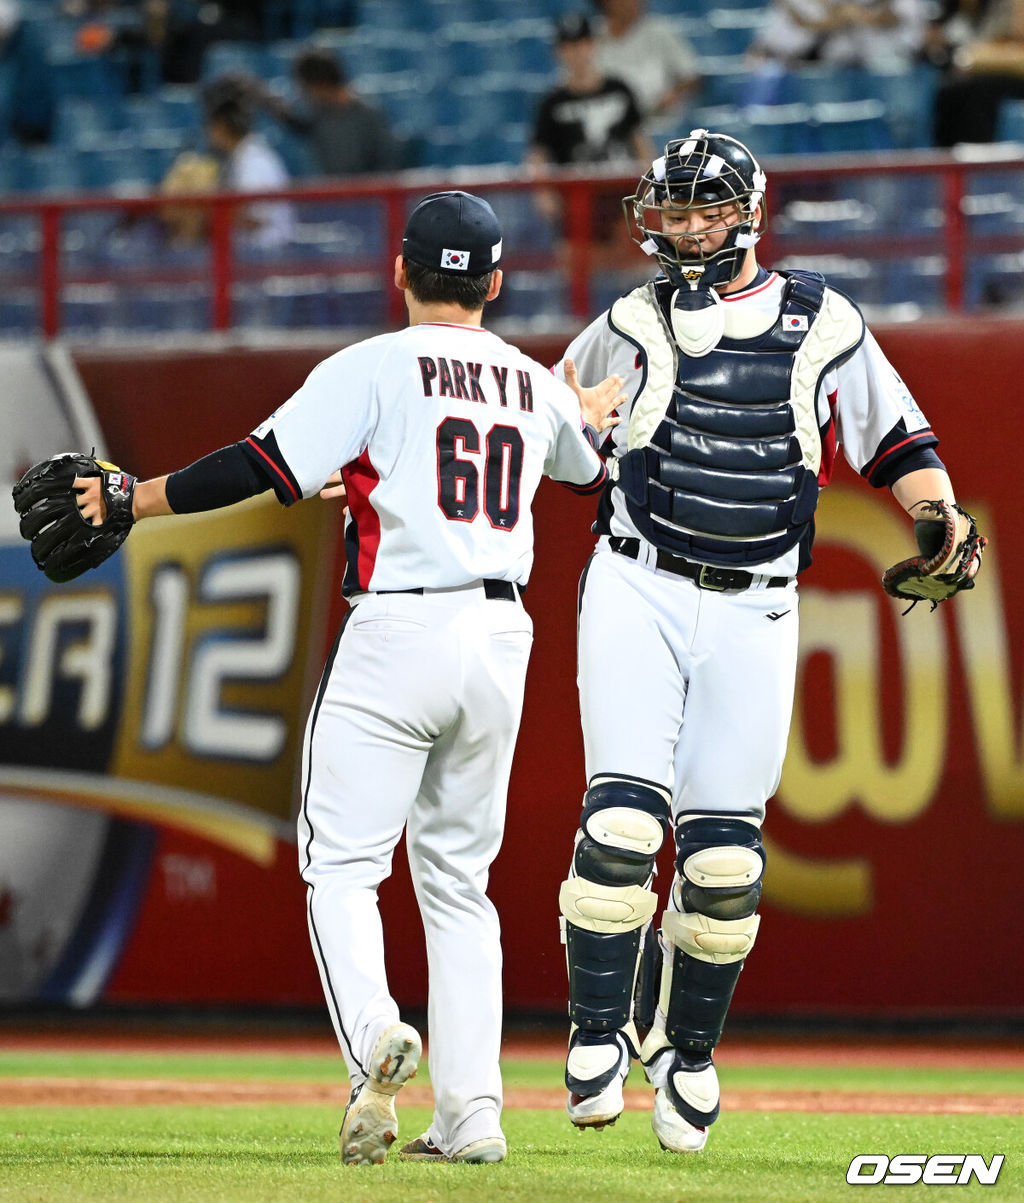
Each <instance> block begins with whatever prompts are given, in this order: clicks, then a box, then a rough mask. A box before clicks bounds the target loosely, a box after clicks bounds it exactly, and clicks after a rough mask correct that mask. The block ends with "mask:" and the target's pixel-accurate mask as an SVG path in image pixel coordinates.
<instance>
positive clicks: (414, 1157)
mask: <svg viewBox="0 0 1024 1203" xmlns="http://www.w3.org/2000/svg"><path fill="white" fill-rule="evenodd" d="M398 1156H399V1157H401V1159H402V1160H403V1161H447V1160H448V1158H447V1157H446V1156H445V1155H444V1153H442V1152H441V1150H440V1149H439V1148H438V1147H437V1145H435V1144H433V1143H432V1141H431V1140H430V1138H429V1137H428V1136H427V1134H426V1133H424V1134H423V1135H422V1136H417V1137H416V1139H415V1140H410V1141H408V1142H407V1143H406V1144H404V1145H402V1147H401V1148H400V1149H399V1150H398Z"/></svg>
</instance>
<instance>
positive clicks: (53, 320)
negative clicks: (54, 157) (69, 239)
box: [39, 205, 61, 338]
mask: <svg viewBox="0 0 1024 1203" xmlns="http://www.w3.org/2000/svg"><path fill="white" fill-rule="evenodd" d="M60 215H61V210H60V206H59V205H44V206H43V208H42V213H41V214H40V246H39V258H40V264H39V274H40V278H41V280H42V296H41V298H40V301H41V310H42V312H41V314H40V320H41V325H42V328H43V336H44V337H45V338H56V337H57V335H58V334H59V333H60Z"/></svg>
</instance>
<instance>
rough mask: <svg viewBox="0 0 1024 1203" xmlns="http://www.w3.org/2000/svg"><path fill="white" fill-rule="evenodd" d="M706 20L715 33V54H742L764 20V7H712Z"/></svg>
mask: <svg viewBox="0 0 1024 1203" xmlns="http://www.w3.org/2000/svg"><path fill="white" fill-rule="evenodd" d="M707 20H708V25H709V26H710V27H711V29H713V30H714V32H715V35H716V39H717V41H716V46H717V49H716V51H715V53H716V54H743V53H744V52H745V51H746V50H747V49H749V47H750V43H751V42H752V41H753V38H754V34H755V33H756V32H757V30H758V29H759V28H760V26H761V24H762V23H763V21H764V8H763V7H760V6H759V7H756V8H713V9H712V10H711V11H710V12H709V13H708V18H707Z"/></svg>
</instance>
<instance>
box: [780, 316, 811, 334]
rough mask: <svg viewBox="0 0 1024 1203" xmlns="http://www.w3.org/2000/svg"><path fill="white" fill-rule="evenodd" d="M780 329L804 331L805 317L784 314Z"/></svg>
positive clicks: (805, 325)
mask: <svg viewBox="0 0 1024 1203" xmlns="http://www.w3.org/2000/svg"><path fill="white" fill-rule="evenodd" d="M782 328H783V330H806V329H807V315H806V314H805V313H784V314H783V315H782Z"/></svg>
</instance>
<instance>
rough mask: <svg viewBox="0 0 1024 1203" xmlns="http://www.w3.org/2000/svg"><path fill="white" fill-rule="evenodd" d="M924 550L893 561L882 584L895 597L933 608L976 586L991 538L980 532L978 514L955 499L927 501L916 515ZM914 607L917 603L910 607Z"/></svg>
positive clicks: (918, 531)
mask: <svg viewBox="0 0 1024 1203" xmlns="http://www.w3.org/2000/svg"><path fill="white" fill-rule="evenodd" d="M914 537H915V538H916V539H917V545H918V547H919V548H920V549H921V554H920V555H918V556H911V557H910V559H909V560H902V561H901V562H900V563H899V564H893V566H892V567H891V568H887V569H886V570H885V572H884V573H883V574H882V587H883V589H885V591H886V593H888V594H891V596H893V597H902V598H905V599H906V600H907V601H909V602H912V603H914V604H915V605H916V603H917V602H919V601H929V602H931V603H932V609H933V610H934V609H935V607H936V606H937V605H938V604H939V602H941V601H948V600H949V598H951V597H952V596H953V595H954V594H955V593H959V592H960V591H961V589H973V588H974V574H975V573H976V572H977V567H973V569H972V565H979V566H980V564H981V553H982V552H983V551H984V550H985V547H986V545H987V544H988V540H987V539H986V538H985V536H984V535H979V534H978V526H977V523H976V522H975V521H974V518H973V517H972V516H971V515H970V514H968V513H967V511H966V510H964V509H961V508H960V506H958V505H957V504H956V503H955V502H953V503H950V502H947V501H923V502H922V503H921V505H920V507H919V509H918V517H917V518H915V519H914ZM910 608H911V609H913V605H912V606H911V607H910Z"/></svg>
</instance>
